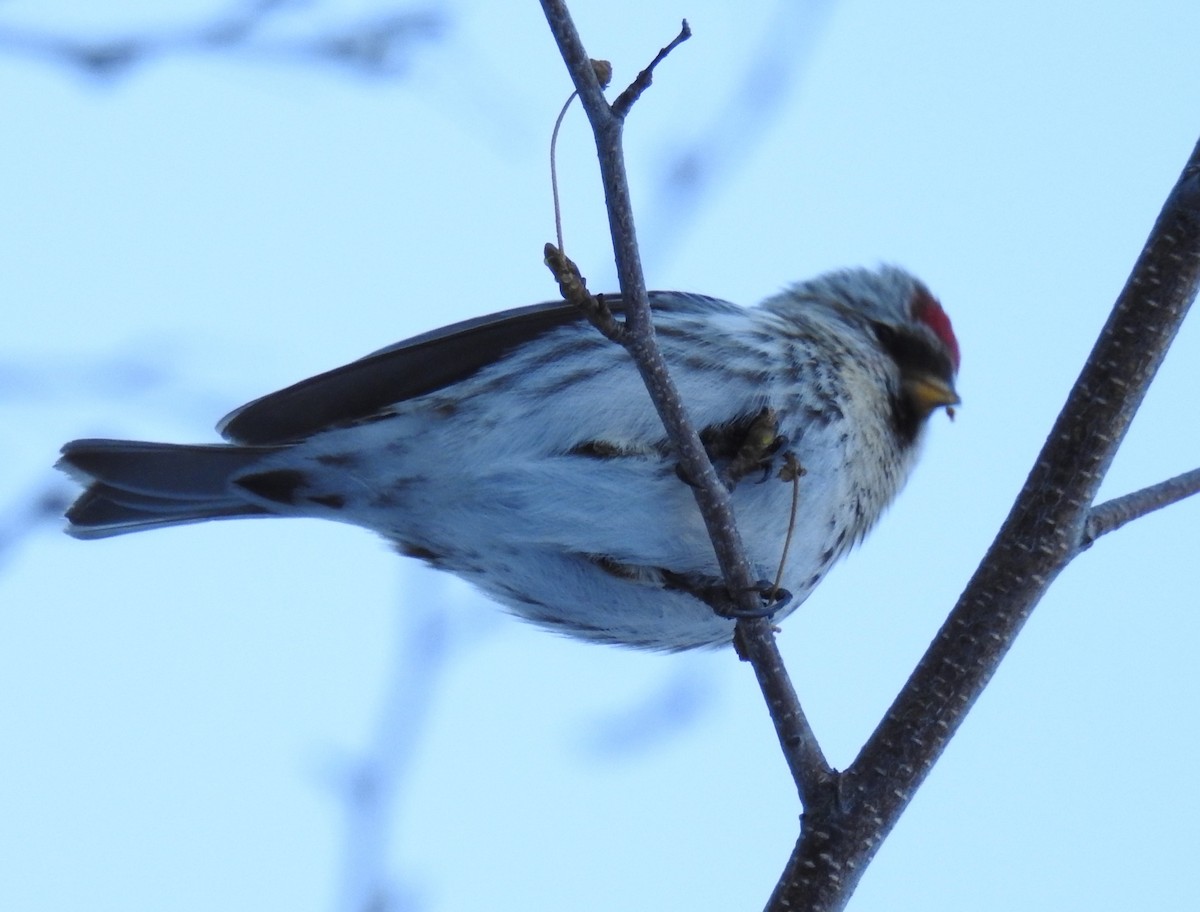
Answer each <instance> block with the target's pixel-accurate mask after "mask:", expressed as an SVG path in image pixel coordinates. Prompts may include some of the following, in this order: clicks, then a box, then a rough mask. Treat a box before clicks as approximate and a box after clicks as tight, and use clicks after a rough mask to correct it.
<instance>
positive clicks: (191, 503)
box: [58, 440, 280, 538]
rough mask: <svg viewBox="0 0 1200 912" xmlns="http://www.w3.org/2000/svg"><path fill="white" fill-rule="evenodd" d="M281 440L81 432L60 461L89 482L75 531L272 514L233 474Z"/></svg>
mask: <svg viewBox="0 0 1200 912" xmlns="http://www.w3.org/2000/svg"><path fill="white" fill-rule="evenodd" d="M279 449H280V448H279V447H249V446H230V445H228V444H216V445H212V446H187V445H180V444H170V443H141V442H138V441H134V440H73V441H72V442H71V443H68V444H67V445H66V446H65V447H63V450H62V458H61V459H60V460H59V461H58V468H60V469H62V470H63V471H65V472H67V473H68V474H69V475H71V476H72V477H74V478H75V479H77V480H78V481H80V482H81V483H83V484H84V485H86V486H87V490H85V491H84V492H83V493H82V494H80V495H79V498H78V499H77V500H76V501H75V503H73V504H72V505H71V507H70V509H68V510H67V520H68V521H69V523H70V525H69V526H68V527H67V532H68V533H69V534H71V535H73V536H75V537H76V538H106V537H108V536H110V535H123V534H124V533H126V532H140V531H141V530H143V529H158V528H161V527H163V526H177V525H181V524H183V523H193V522H201V521H203V520H206V519H232V518H235V517H239V516H264V515H269V514H270V512H271V511H270V510H268V509H266V508H265V507H262V506H259V505H256V504H253V503H249V502H248V501H247V499H246V498H245V497H239V496H238V488H237V487H236V486H235V485H233V484H232V483H231V482H232V479H233V478H234V477H235V476H237V475H239V474H242V473H243V472H245V470H246V469H248V468H249V467H250V466H252V465H254V464H255V463H257V462H258V461H259V460H261V459H262V458H263V457H265V456H269V455H270V454H271V453H274V452H276V451H278V450H279Z"/></svg>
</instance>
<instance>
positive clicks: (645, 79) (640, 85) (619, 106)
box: [612, 19, 692, 120]
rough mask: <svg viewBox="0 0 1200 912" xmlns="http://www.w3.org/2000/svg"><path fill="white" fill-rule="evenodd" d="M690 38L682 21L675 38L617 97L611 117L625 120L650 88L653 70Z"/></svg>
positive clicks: (685, 22) (689, 32) (689, 29)
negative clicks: (635, 103)
mask: <svg viewBox="0 0 1200 912" xmlns="http://www.w3.org/2000/svg"><path fill="white" fill-rule="evenodd" d="M691 37H692V29H691V26H689V25H688V23H687V20H686V19H684V20H683V26H682V27H681V28H680V29H679V34H678V35H676V36H675V38H674V40H672V41H671V43H670V44H668V45H667V46H666V47H665V48H663V49H662V50H660V51H659V52H658V53H657V54H655V55H654V59H653V60H651V61H650V66H648V67H646V69H644V70H642V71H641V72H640V73H638V74H637V79H635V80H634V81H633V82H632V83H630V85H629V88H627V89H626V90H625V91H624V92H622V93H621V94H620V95H618V96H617V100H616V101H614V102H613V106H612V112H613V116H614V117H617V118H620V119H621V120H624V119H625V116H626V115H627V114H628V113H629V109H630V108H632V107H633V103H634V102H635V101H637V100H638V99H639V98H641V97H642V93H643V92H644V91H646V89H648V88H650V83H651V82H653V81H654V68H655V67H656V66H658V65H659V64H660V63H662V62H663V61H664V60H666V59H667V55H668V54H670V53H671V51H673V50H675V48H677V47H679V45H681V44H683V42H685V41H687V40H688V39H689V38H691Z"/></svg>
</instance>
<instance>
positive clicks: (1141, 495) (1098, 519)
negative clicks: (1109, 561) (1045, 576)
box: [1080, 469, 1200, 550]
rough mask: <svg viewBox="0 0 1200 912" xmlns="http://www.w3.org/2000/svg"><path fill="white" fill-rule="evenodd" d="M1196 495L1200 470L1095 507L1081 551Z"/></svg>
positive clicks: (1199, 480)
mask: <svg viewBox="0 0 1200 912" xmlns="http://www.w3.org/2000/svg"><path fill="white" fill-rule="evenodd" d="M1196 493H1200V469H1192V470H1191V471H1190V472H1184V473H1183V474H1182V475H1176V476H1175V477H1174V478H1168V479H1167V480H1166V481H1160V482H1159V483H1158V484H1155V485H1150V486H1149V487H1148V488H1142V489H1141V490H1140V491H1134V492H1133V493H1131V494H1125V495H1122V496H1121V497H1114V498H1113V499H1112V500H1108V501H1105V502H1104V503H1102V504H1100V505H1099V506H1098V507H1092V509H1091V511H1090V512H1089V513H1088V516H1087V520H1086V521H1085V522H1084V524H1083V536H1082V541H1081V542H1080V550H1084V549H1087V548H1090V547H1091V546H1092V544H1093V543H1094V542H1095V541H1096V539H1098V538H1099V537H1100V536H1101V535H1107V534H1108V533H1109V532H1115V531H1116V530H1117V529H1119V528H1121V526H1123V525H1125V524H1126V523H1128V522H1133V520H1135V519H1140V518H1141V517H1143V516H1145V515H1146V514H1148V513H1153V512H1154V511H1155V510H1161V509H1162V508H1163V507H1168V506H1170V505H1171V504H1173V503H1177V502H1179V501H1181V500H1183V499H1184V498H1185V497H1191V496H1192V495H1193V494H1196Z"/></svg>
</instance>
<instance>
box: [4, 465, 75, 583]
mask: <svg viewBox="0 0 1200 912" xmlns="http://www.w3.org/2000/svg"><path fill="white" fill-rule="evenodd" d="M55 475H57V473H55ZM73 498H74V494H73V493H72V492H71V486H70V485H69V484H67V483H66V482H65V481H64V480H63V479H62V478H61V477H48V478H47V479H46V480H45V481H43V482H41V483H39V484H36V485H32V486H30V489H29V490H28V491H27V492H26V493H24V494H22V495H21V496H20V497H18V498H17V499H16V500H15V501H14V502H13V503H11V504H9V505H8V506H6V507H4V508H2V509H0V567H2V566H3V565H4V562H5V561H6V560H7V559H8V557H9V555H10V554H11V553H12V551H13V549H15V548H16V546H17V545H18V544H19V543H20V542H21V541H22V540H24V539H25V538H27V537H28V536H29V535H30V533H32V532H34V531H35V530H37V529H38V528H40V527H41V526H42V525H43V524H45V523H47V522H56V523H61V522H62V514H63V511H64V510H66V508H67V504H69V503H70V502H71V500H72V499H73Z"/></svg>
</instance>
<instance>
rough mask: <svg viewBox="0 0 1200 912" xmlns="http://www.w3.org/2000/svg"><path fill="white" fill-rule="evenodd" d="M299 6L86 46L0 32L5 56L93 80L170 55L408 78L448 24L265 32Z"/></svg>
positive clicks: (387, 21)
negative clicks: (417, 57) (415, 60)
mask: <svg viewBox="0 0 1200 912" xmlns="http://www.w3.org/2000/svg"><path fill="white" fill-rule="evenodd" d="M300 5H301V4H299V3H297V2H296V0H251V2H247V3H242V4H239V5H238V6H237V7H235V8H234V9H232V10H230V11H228V12H225V13H215V14H214V15H213V16H212V17H211V19H209V20H206V21H203V22H198V23H195V24H191V25H183V26H177V27H173V28H164V29H161V30H158V31H145V32H140V33H131V34H126V35H120V36H116V37H111V38H97V39H83V38H74V37H69V36H66V35H62V34H56V33H53V32H46V31H37V30H34V29H20V28H16V27H12V26H9V27H0V54H4V53H7V54H10V55H24V56H28V57H36V58H41V59H43V60H46V61H48V62H50V63H53V64H66V65H68V66H70V67H73V68H74V69H77V70H79V71H81V72H83V73H84V74H86V75H87V76H90V77H92V78H95V79H116V78H118V77H123V76H128V75H129V74H130V73H131V72H132V70H133V67H134V66H135V65H139V64H144V63H147V62H149V61H151V60H156V59H161V58H164V57H168V56H172V55H182V54H196V53H204V54H229V53H235V52H236V53H239V54H243V55H246V56H248V57H254V58H259V59H275V60H285V61H292V62H300V63H307V62H317V63H323V64H333V65H336V66H341V67H345V68H347V69H351V70H356V71H358V72H360V73H365V74H368V75H372V76H397V75H402V74H404V73H406V72H407V71H408V69H409V66H410V65H411V61H412V57H413V55H414V54H415V52H416V50H417V48H418V47H420V46H422V45H425V44H429V43H431V42H434V41H437V40H438V39H440V38H441V37H442V36H443V35H444V34H445V32H446V30H447V28H448V25H449V20H448V17H447V16H446V15H445V13H443V12H442V11H440V10H439V9H437V8H436V7H434V6H429V7H425V8H413V9H410V10H406V11H403V12H401V11H396V12H390V13H378V14H376V15H374V16H371V17H369V18H366V19H364V20H363V21H361V22H356V23H350V24H347V25H345V26H342V27H340V28H336V29H332V30H329V31H326V32H323V33H318V34H313V35H309V36H293V37H268V36H265V35H263V34H262V31H263V29H264V28H265V26H266V25H267V24H269V23H270V22H271V21H273V20H274V19H277V18H278V17H279V14H280V13H282V12H285V11H292V10H294V9H296V8H298V7H299V6H300Z"/></svg>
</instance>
